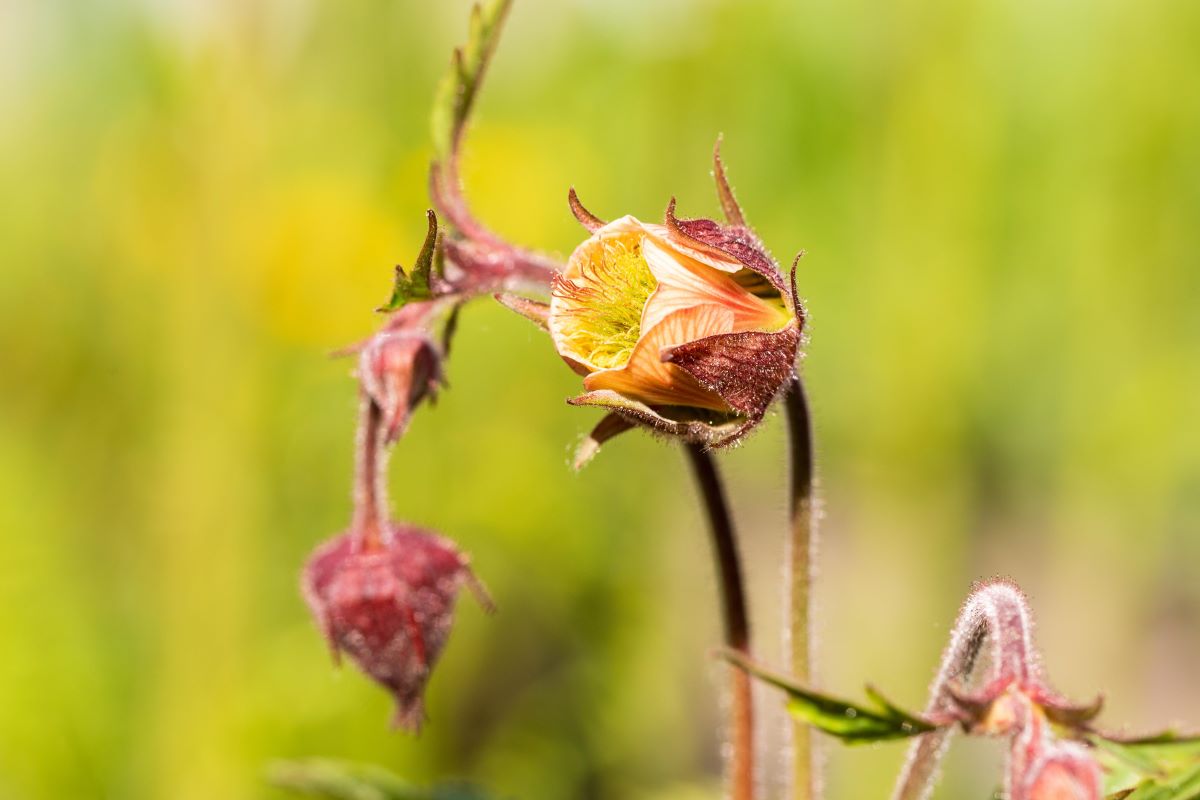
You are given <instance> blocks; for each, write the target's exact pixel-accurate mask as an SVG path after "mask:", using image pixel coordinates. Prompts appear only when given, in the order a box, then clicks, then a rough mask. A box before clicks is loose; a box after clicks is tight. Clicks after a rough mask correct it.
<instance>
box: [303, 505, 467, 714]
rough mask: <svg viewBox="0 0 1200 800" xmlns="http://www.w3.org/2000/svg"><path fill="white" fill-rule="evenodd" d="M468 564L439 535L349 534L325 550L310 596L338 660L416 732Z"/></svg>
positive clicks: (309, 584)
mask: <svg viewBox="0 0 1200 800" xmlns="http://www.w3.org/2000/svg"><path fill="white" fill-rule="evenodd" d="M464 583H465V584H470V585H473V586H477V584H475V583H474V578H473V576H472V574H471V572H470V570H469V569H468V567H467V559H466V557H465V556H464V555H462V554H461V553H460V552H459V551H458V550H457V549H456V548H455V547H454V545H453V544H451V543H450V542H449V541H447V540H446V539H443V538H442V537H440V536H436V535H434V534H432V533H430V532H428V531H424V530H421V529H420V528H416V527H412V526H409V525H400V524H396V523H393V524H392V525H391V526H390V531H389V535H387V536H385V537H383V538H382V539H381V540H379V541H374V542H372V541H370V540H364V539H363V537H361V536H358V535H356V534H354V533H344V534H342V535H340V536H337V537H335V538H334V539H331V540H330V541H328V542H326V543H325V544H324V545H322V546H321V547H319V548H318V549H317V550H316V552H314V553H313V555H312V557H311V558H310V559H309V561H308V564H307V566H306V567H305V570H304V577H303V590H304V596H305V599H306V600H307V601H308V605H309V608H310V609H311V610H312V613H313V616H314V617H315V618H316V621H317V624H318V626H319V627H320V628H321V631H322V632H323V633H324V634H325V638H326V639H327V640H328V642H329V645H330V647H331V648H332V649H333V654H334V658H335V659H337V657H338V655H339V654H340V653H346V654H347V655H349V656H350V658H351V659H353V660H354V661H355V662H356V663H357V664H358V666H359V667H360V668H361V669H362V671H363V672H365V673H366V674H367V675H368V676H370V677H371V678H373V679H374V680H375V681H377V682H378V683H380V684H381V685H382V686H383V687H384V688H386V689H387V690H388V691H390V692H391V693H392V695H393V696H394V697H395V699H396V715H395V718H394V724H395V725H397V726H399V727H403V728H406V729H408V730H412V731H416V730H418V729H419V728H420V726H421V722H422V721H423V719H424V706H423V702H422V698H423V695H424V691H425V684H426V683H427V682H428V680H429V674H430V670H431V669H432V668H433V665H434V663H435V662H436V661H437V659H438V656H439V655H440V654H441V652H442V648H443V647H444V646H445V644H446V639H447V637H448V636H449V634H450V625H451V622H452V621H453V616H454V602H455V599H456V597H457V595H458V590H459V588H460V587H461V586H463V584H464Z"/></svg>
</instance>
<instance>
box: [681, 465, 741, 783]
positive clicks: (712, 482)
mask: <svg viewBox="0 0 1200 800" xmlns="http://www.w3.org/2000/svg"><path fill="white" fill-rule="evenodd" d="M684 448H685V450H686V451H687V455H688V462H689V463H690V464H691V466H692V473H693V474H694V475H695V477H696V484H697V486H698V487H699V489H700V496H701V498H702V499H703V500H704V509H705V512H706V513H707V515H708V522H709V531H710V533H711V534H712V543H713V555H714V556H715V558H716V566H717V580H718V583H719V584H720V588H721V612H722V619H723V621H724V628H725V644H726V645H727V646H728V647H729V648H731V649H733V650H736V651H738V652H740V653H743V654H745V655H749V654H750V620H749V617H748V615H747V613H746V590H745V584H744V582H743V580H742V565H741V560H740V558H739V556H738V551H737V541H736V536H735V534H734V529H733V517H732V516H731V515H730V513H729V502H728V500H727V499H726V497H725V490H724V488H723V487H722V485H721V478H720V476H719V475H718V474H717V466H716V463H715V462H714V460H713V457H712V454H711V453H709V452H707V451H706V450H705V449H704V448H703V447H701V446H700V445H694V444H688V445H684ZM730 670H731V672H730V675H731V681H732V687H731V688H732V704H731V708H730V720H729V744H730V757H729V762H728V773H729V774H728V780H729V789H730V797H731V798H732V799H733V800H752V798H753V797H754V708H753V704H752V701H751V696H750V676H749V675H748V674H746V672H745V670H743V669H741V668H739V667H730Z"/></svg>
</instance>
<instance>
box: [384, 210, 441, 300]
mask: <svg viewBox="0 0 1200 800" xmlns="http://www.w3.org/2000/svg"><path fill="white" fill-rule="evenodd" d="M425 217H426V219H427V220H428V223H429V230H428V232H427V233H426V234H425V243H424V244H422V245H421V252H420V253H419V254H418V255H417V260H416V262H415V263H414V264H413V268H412V272H411V273H406V272H405V271H404V268H403V267H396V282H395V283H394V284H393V285H392V296H391V298H390V299H389V300H388V301H387V303H385V304H384V305H382V306H380V307H379V309H378V310H379V311H398V310H400V309H401V308H404V306H406V305H408V304H409V303H411V302H413V301H416V300H431V299H433V284H432V279H433V276H434V275H435V274H440V273H441V266H442V265H441V258H442V248H441V246H440V242H439V238H440V234H439V232H438V221H437V215H436V214H434V213H433V210H432V209H431V210H429V211H426V212H425Z"/></svg>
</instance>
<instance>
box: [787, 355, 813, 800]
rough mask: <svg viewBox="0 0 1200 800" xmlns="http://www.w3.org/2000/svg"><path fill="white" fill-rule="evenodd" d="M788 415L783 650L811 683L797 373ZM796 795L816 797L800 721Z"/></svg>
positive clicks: (806, 495)
mask: <svg viewBox="0 0 1200 800" xmlns="http://www.w3.org/2000/svg"><path fill="white" fill-rule="evenodd" d="M785 405H786V407H787V418H788V443H789V451H790V454H791V464H792V469H791V494H792V503H791V515H792V526H791V527H792V530H791V536H790V538H789V540H788V559H787V569H788V574H787V585H788V592H789V598H788V609H789V613H788V618H787V623H786V626H787V627H786V629H785V630H784V641H785V649H786V650H787V651H788V656H789V659H790V664H789V667H790V670H791V674H792V678H793V679H794V680H795V681H796V682H798V683H800V684H802V685H809V684H811V682H812V616H811V610H812V609H811V603H810V599H811V595H812V578H813V570H812V567H813V555H814V553H815V550H816V519H815V509H814V507H813V478H814V471H813V437H812V420H811V418H810V415H809V410H808V398H807V397H806V395H805V393H804V384H803V383H801V381H800V377H799V376H796V377H795V378H794V379H793V380H792V383H791V385H790V386H789V387H788V390H787V396H786V398H785ZM791 780H792V798H793V800H813V798H815V797H816V796H817V786H818V783H817V775H816V769H815V767H814V759H813V746H812V729H811V728H810V727H809V726H808V724H807V723H805V722H802V721H800V720H797V721H796V722H795V724H794V725H793V727H792V776H791Z"/></svg>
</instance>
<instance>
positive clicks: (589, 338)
mask: <svg viewBox="0 0 1200 800" xmlns="http://www.w3.org/2000/svg"><path fill="white" fill-rule="evenodd" d="M716 167H717V169H716V176H717V187H718V195H719V196H720V197H721V200H722V205H723V206H724V207H725V211H726V217H727V218H728V224H721V223H718V222H716V221H714V220H710V219H683V218H679V217H677V216H676V215H675V201H674V200H672V201H671V203H670V205H669V206H668V207H667V212H666V217H665V220H664V222H663V223H662V224H653V223H647V222H642V221H641V220H638V219H637V218H635V217H632V216H624V217H621V218H619V219H617V220H614V221H612V222H609V223H604V222H602V221H601V220H600V219H598V218H597V217H595V216H594V215H593V214H591V213H590V212H589V211H587V210H586V209H584V207H583V205H582V204H581V203H580V202H579V199H578V197H576V196H575V193H574V191H573V190H572V192H571V193H570V197H569V199H570V204H571V209H572V211H573V212H574V213H575V216H576V218H577V219H578V220H579V221H580V223H581V224H583V226H584V227H585V228H587V229H588V231H589V232H590V233H591V236H590V237H589V238H588V239H587V240H585V241H584V242H583V243H582V244H580V245H579V246H578V247H577V248H575V251H574V252H573V253H572V254H571V257H570V259H569V261H568V262H567V265H566V267H565V268H564V269H563V270H562V271H561V272H560V273H559V274H558V275H556V276H555V278H554V281H553V283H552V286H551V296H550V303H549V305H548V306H544V305H540V304H537V303H534V302H532V301H529V300H526V299H523V298H516V297H507V296H506V297H501V298H500V299H501V301H502V302H504V303H505V304H506V305H508V306H509V307H511V308H513V309H514V310H516V311H518V312H520V313H522V314H524V315H525V316H527V317H530V318H531V319H533V320H535V321H536V322H538V323H539V324H541V325H543V327H545V328H546V329H547V330H548V332H549V334H550V337H551V339H552V340H553V342H554V347H555V350H557V352H558V354H559V356H560V357H561V358H562V359H563V360H564V361H565V362H566V363H567V365H568V366H570V367H571V368H572V369H574V370H575V372H577V373H578V374H579V375H580V376H582V378H583V388H584V393H582V394H580V395H579V396H577V397H574V398H572V399H571V400H570V401H569V402H570V403H571V404H573V405H580V406H599V407H601V408H605V409H607V410H608V411H609V412H610V416H609V417H606V418H605V420H604V421H603V422H602V423H601V425H600V426H598V427H597V429H596V430H595V431H593V434H592V436H591V438H590V440H589V442H588V443H585V448H584V450H583V451H581V454H580V458H579V459H577V461H578V460H586V457H588V456H590V455H591V453H592V452H594V450H595V448H596V447H598V445H599V444H600V443H601V442H602V441H603V440H604V439H605V438H608V437H610V436H613V435H615V434H616V433H619V432H621V431H623V430H627V429H629V428H630V427H633V426H635V425H643V426H646V427H649V428H651V429H653V430H655V431H657V432H660V433H664V434H668V435H673V436H678V437H680V438H682V439H684V440H686V441H689V442H694V443H700V444H705V445H709V446H712V447H721V446H726V445H729V444H732V443H734V442H736V441H738V440H739V439H740V438H741V437H742V436H744V435H745V434H746V433H747V432H748V431H749V430H750V429H751V428H752V427H753V426H754V425H756V424H757V423H758V422H759V421H760V420H761V419H762V418H763V416H764V415H765V413H766V410H767V408H768V406H769V405H770V404H771V402H772V401H773V400H774V399H775V397H776V396H777V395H779V394H780V392H781V391H782V389H783V388H784V387H785V386H786V385H787V384H788V383H789V381H791V380H792V378H793V376H794V368H795V360H796V356H797V350H798V347H799V344H800V340H801V329H802V327H803V324H804V312H803V307H802V306H801V304H800V301H799V299H798V298H797V296H796V291H795V284H794V277H795V267H794V265H793V272H792V280H791V281H790V282H789V281H785V279H784V276H783V274H782V272H781V271H780V269H779V266H778V264H776V263H775V261H774V260H773V259H772V258H771V256H770V255H769V254H768V253H767V252H766V250H765V249H764V248H763V246H762V243H761V242H760V241H759V240H758V237H757V236H756V235H755V234H754V232H753V231H751V230H750V228H749V227H747V226H746V224H745V221H744V219H743V218H742V214H741V210H740V209H739V208H738V207H737V204H736V203H735V202H734V201H733V196H732V192H731V191H730V190H729V187H728V184H727V183H726V182H725V177H724V172H723V169H722V167H721V162H720V159H719V157H717V158H716Z"/></svg>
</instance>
